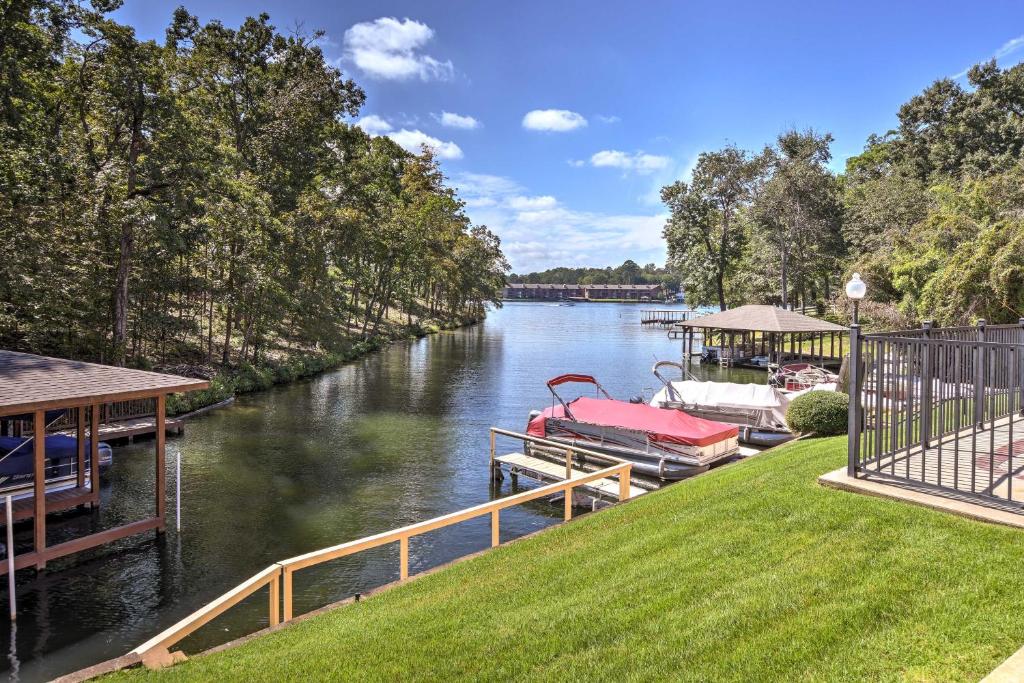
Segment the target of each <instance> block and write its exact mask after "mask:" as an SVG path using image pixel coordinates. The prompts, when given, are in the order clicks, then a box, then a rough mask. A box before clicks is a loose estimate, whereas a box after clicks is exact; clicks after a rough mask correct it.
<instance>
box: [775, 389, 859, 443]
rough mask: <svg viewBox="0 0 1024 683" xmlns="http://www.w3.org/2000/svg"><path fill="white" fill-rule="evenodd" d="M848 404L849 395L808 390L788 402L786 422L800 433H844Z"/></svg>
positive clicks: (829, 434) (832, 434)
mask: <svg viewBox="0 0 1024 683" xmlns="http://www.w3.org/2000/svg"><path fill="white" fill-rule="evenodd" d="M849 405H850V397H849V396H847V395H846V394H843V393H840V392H838V391H809V392H807V393H806V394H804V395H803V396H798V397H796V399H794V400H793V402H792V403H790V404H789V409H788V410H786V423H787V424H788V425H789V428H790V429H792V430H793V431H794V432H800V433H802V434H807V433H809V432H814V433H815V434H817V435H818V436H835V435H836V434H845V433H846V425H847V411H848V408H849Z"/></svg>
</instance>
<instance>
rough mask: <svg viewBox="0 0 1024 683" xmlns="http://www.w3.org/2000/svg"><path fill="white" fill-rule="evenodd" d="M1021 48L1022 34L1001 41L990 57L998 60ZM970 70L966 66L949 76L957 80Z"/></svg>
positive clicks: (1023, 39) (1023, 40)
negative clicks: (1003, 41)
mask: <svg viewBox="0 0 1024 683" xmlns="http://www.w3.org/2000/svg"><path fill="white" fill-rule="evenodd" d="M1021 48H1024V36H1017V37H1016V38H1011V39H1010V40H1008V41H1006V42H1005V43H1003V44H1002V45H1001V46H1000V47H999V49H998V50H996V51H995V52H994V53H993V54H992V57H991V58H992V59H995V60H1000V59H1002V58H1003V57H1007V56H1009V55H1012V54H1013V53H1014V52H1016V51H1017V50H1020V49H1021ZM971 66H974V65H973V64H972V65H971ZM970 70H971V67H970V66H968V67H966V68H965V69H964V70H963V71H959V72H957V73H955V74H953V75H952V76H950V78H952V79H953V80H957V79H960V78H963V77H964V76H966V75H967V72H968V71H970Z"/></svg>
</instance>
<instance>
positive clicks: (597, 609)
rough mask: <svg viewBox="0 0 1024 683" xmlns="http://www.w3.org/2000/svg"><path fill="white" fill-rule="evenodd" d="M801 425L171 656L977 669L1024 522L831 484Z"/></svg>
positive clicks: (1014, 618) (485, 664) (675, 673)
mask: <svg viewBox="0 0 1024 683" xmlns="http://www.w3.org/2000/svg"><path fill="white" fill-rule="evenodd" d="M845 453H846V441H845V437H840V438H835V439H823V440H814V441H803V442H798V443H795V444H792V445H790V446H787V447H784V448H782V449H779V450H777V451H774V452H772V453H768V454H765V455H764V456H760V457H757V458H754V459H752V460H748V461H745V462H743V463H740V464H737V465H734V466H730V467H726V468H722V469H719V470H715V471H712V472H711V473H709V474H707V475H705V476H701V477H698V478H696V479H693V480H691V481H688V482H684V483H681V484H677V485H674V486H671V487H669V488H667V489H663V490H662V491H659V492H657V493H652V494H648V495H646V496H644V497H643V498H640V499H638V500H636V501H634V502H632V503H629V504H628V505H624V506H619V507H615V508H612V509H609V510H605V511H603V512H600V513H597V514H593V515H589V516H586V517H582V518H580V519H578V520H577V521H574V522H572V523H570V524H568V525H564V526H560V527H557V528H554V529H552V530H550V531H547V532H545V533H542V534H539V535H537V536H534V537H532V538H529V539H526V540H524V541H522V542H519V543H515V544H512V545H509V546H504V547H501V548H499V549H497V550H495V551H493V552H490V553H486V554H484V555H482V556H479V557H476V558H474V559H472V560H468V561H466V562H463V563H461V564H457V565H455V566H453V567H451V568H449V569H446V570H444V571H441V572H437V573H435V574H433V575H430V576H426V577H424V578H422V579H420V580H417V581H413V582H411V583H409V584H407V585H405V586H402V587H400V588H397V589H395V590H391V591H387V592H384V593H381V594H379V595H377V596H375V597H372V598H370V599H368V600H364V601H362V602H360V603H358V604H355V605H352V606H349V607H345V608H342V609H338V610H336V611H334V612H330V613H326V614H323V615H320V616H318V617H315V618H312V619H310V620H308V621H306V622H303V623H300V624H297V625H295V626H293V627H289V628H286V629H283V630H281V631H279V632H276V633H274V634H271V635H268V636H266V637H262V638H257V639H254V640H252V641H250V642H248V643H246V644H244V645H241V646H239V647H237V648H234V649H231V650H228V651H224V652H220V653H217V654H214V655H210V656H204V657H196V658H193V659H192V660H190V661H189V662H187V663H185V664H182V665H179V666H176V667H173V668H171V669H167V670H164V671H160V672H146V671H139V670H136V671H132V672H126V673H123V674H119V675H122V676H126V677H127V676H146V677H152V678H159V679H174V678H181V679H198V680H236V679H243V678H244V679H252V680H275V681H276V680H294V679H299V678H302V679H316V680H322V679H324V678H336V679H338V678H340V679H360V680H382V681H384V680H408V679H419V680H450V679H454V678H460V679H474V680H495V679H499V680H518V679H523V678H529V679H542V680H566V679H580V680H582V679H594V680H624V679H644V680H647V679H672V680H693V681H712V680H714V681H722V680H736V681H752V680H786V681H792V680H843V681H845V680H851V679H857V680H871V681H877V680H914V681H968V680H970V681H976V680H978V679H979V678H981V677H982V676H984V675H985V674H987V673H988V672H989V671H990V670H991V669H993V668H994V667H995V666H996V665H998V664H999V663H1000V662H1001V661H1002V660H1003V659H1004V658H1006V657H1007V656H1009V655H1010V654H1011V653H1013V652H1014V651H1015V650H1016V649H1017V648H1018V647H1020V646H1021V645H1022V644H1024V535H1022V534H1021V532H1020V531H1017V530H1013V529H1008V528H1003V527H999V526H994V525H987V524H982V523H978V522H972V521H969V520H966V519H961V518H959V517H955V516H951V515H947V514H943V513H939V512H934V511H931V510H927V509H923V508H919V507H913V506H910V505H906V504H902V503H897V502H892V501H886V500H880V499H875V498H869V497H865V496H859V495H855V494H850V493H844V492H839V491H835V490H830V489H826V488H823V487H821V486H820V485H818V484H817V483H816V478H817V476H818V475H820V474H822V473H824V472H827V471H829V470H832V469H835V468H836V467H839V466H840V465H841V464H842V463H843V462H844V460H845Z"/></svg>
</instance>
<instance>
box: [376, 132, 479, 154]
mask: <svg viewBox="0 0 1024 683" xmlns="http://www.w3.org/2000/svg"><path fill="white" fill-rule="evenodd" d="M387 136H388V137H389V138H391V139H392V140H394V141H395V142H397V143H398V145H399V146H400V147H401V148H402V149H404V150H406V151H407V152H412V153H413V154H419V153H420V147H421V146H423V145H426V146H427V147H429V148H430V149H432V150H433V151H434V154H436V155H437V156H438V157H439V158H441V159H461V158H462V149H461V148H460V147H459V146H458V145H456V144H455V143H454V142H445V141H443V140H438V139H437V138H435V137H433V136H430V135H427V134H426V133H424V132H423V131H421V130H408V129H406V128H403V129H402V130H398V131H392V132H390V133H388V134H387Z"/></svg>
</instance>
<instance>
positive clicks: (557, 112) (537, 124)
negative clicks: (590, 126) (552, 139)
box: [523, 109, 587, 133]
mask: <svg viewBox="0 0 1024 683" xmlns="http://www.w3.org/2000/svg"><path fill="white" fill-rule="evenodd" d="M586 125H587V120H586V119H585V118H583V115H582V114H577V113H576V112H574V111H569V110H568V109H534V110H533V111H530V112H527V113H526V116H524V117H523V128H526V129H528V130H546V131H552V132H555V133H564V132H566V131H570V130H575V129H577V128H582V127H583V126H586Z"/></svg>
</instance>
